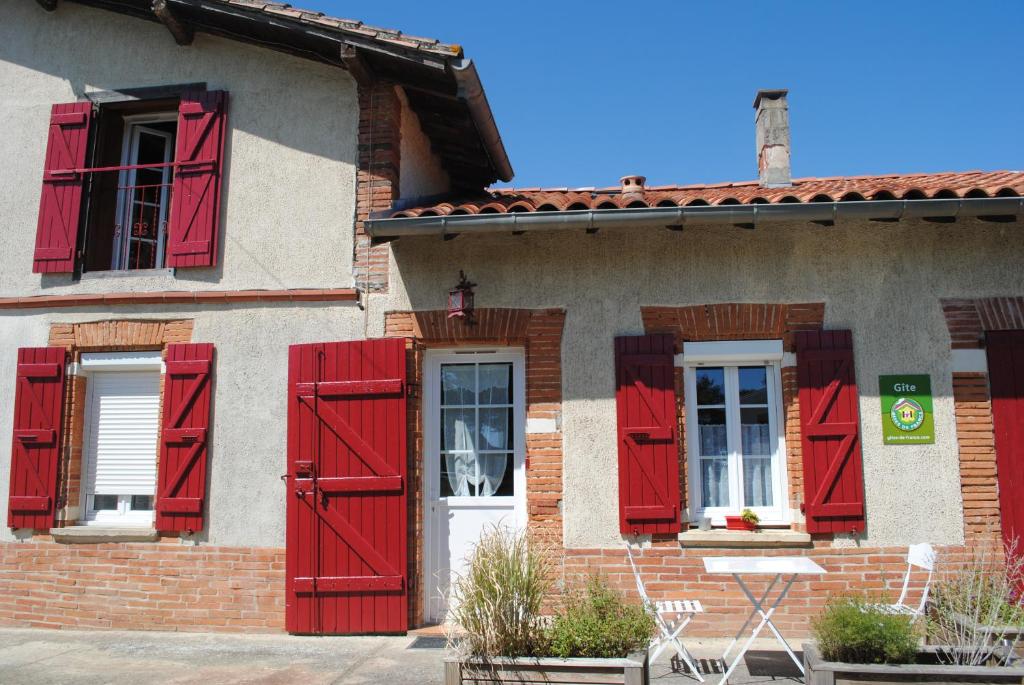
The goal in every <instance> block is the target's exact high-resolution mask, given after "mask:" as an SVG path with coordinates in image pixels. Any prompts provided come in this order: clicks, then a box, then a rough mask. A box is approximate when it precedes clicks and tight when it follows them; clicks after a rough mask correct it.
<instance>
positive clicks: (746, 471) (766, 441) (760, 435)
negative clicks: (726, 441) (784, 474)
mask: <svg viewBox="0 0 1024 685" xmlns="http://www.w3.org/2000/svg"><path fill="white" fill-rule="evenodd" d="M740 430H741V433H742V437H743V500H744V502H745V503H746V505H747V506H748V507H770V506H772V505H773V504H774V502H773V501H772V500H773V498H772V458H771V453H772V446H771V444H770V438H771V436H770V433H769V430H768V426H767V424H744V425H742V426H740Z"/></svg>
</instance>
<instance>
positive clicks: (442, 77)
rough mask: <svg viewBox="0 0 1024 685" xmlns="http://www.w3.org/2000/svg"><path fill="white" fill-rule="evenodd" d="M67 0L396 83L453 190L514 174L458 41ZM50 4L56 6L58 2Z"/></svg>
mask: <svg viewBox="0 0 1024 685" xmlns="http://www.w3.org/2000/svg"><path fill="white" fill-rule="evenodd" d="M40 1H42V0H40ZM71 1H73V2H78V3H80V4H83V5H89V6H91V7H97V8H100V9H105V10H110V11H114V12H119V13H121V14H127V15H130V16H134V17H137V18H139V19H144V20H147V21H160V22H162V23H164V24H168V22H169V21H170V22H171V23H170V25H169V26H168V28H171V30H172V33H173V34H174V36H175V40H179V42H180V41H181V40H184V41H186V42H187V41H188V40H189V37H188V36H189V35H190V34H191V33H192V32H203V33H208V34H211V35H216V36H221V37H224V38H229V39H231V40H237V41H241V42H245V43H250V44H253V45H259V46H261V47H265V48H268V49H271V50H276V51H279V52H285V53H288V54H292V55H296V56H298V57H302V58H304V59H311V60H315V61H318V62H324V63H327V64H330V65H334V66H337V67H340V68H343V69H346V70H348V71H349V72H350V73H351V74H352V76H353V78H355V79H356V80H357V81H359V82H361V83H365V82H367V81H368V80H378V79H379V80H381V81H384V82H388V83H395V84H397V85H399V86H402V87H403V89H404V90H405V92H406V95H407V97H408V100H409V105H410V107H411V108H412V110H413V111H414V112H415V113H416V115H417V116H418V117H419V120H420V124H421V126H422V128H423V131H424V133H425V134H426V135H427V137H428V138H429V139H430V142H431V145H432V147H433V150H434V151H435V153H436V154H437V155H438V157H439V158H440V159H441V162H442V164H443V166H444V167H445V170H446V171H447V172H448V175H449V177H450V178H451V180H452V184H453V186H454V187H455V188H463V189H470V190H479V189H481V188H484V187H486V186H488V185H490V184H491V183H493V182H495V181H498V180H501V181H509V180H511V179H512V173H513V172H512V167H511V165H510V163H509V160H508V155H507V153H506V152H505V147H504V145H503V143H502V140H501V136H500V134H499V133H498V129H497V126H496V125H495V122H494V117H493V114H492V113H491V109H490V105H489V104H488V102H487V98H486V96H485V95H484V90H483V86H482V85H481V83H480V79H479V76H478V75H477V72H476V69H475V67H474V66H473V63H472V61H470V60H468V59H465V58H464V57H463V55H462V49H461V48H460V47H458V46H447V45H443V44H439V43H433V44H423V43H422V41H420V42H419V43H418V42H417V40H414V39H408V40H406V39H405V38H404V36H402V35H401V34H394V36H393V37H389V38H388V39H385V40H381V39H378V38H375V37H374V36H373V33H374V32H373V31H368V30H360V29H359V27H355V26H348V25H346V24H345V23H344V22H342V21H340V20H331V19H330V18H326V17H323V16H322V15H319V14H318V13H315V12H305V11H302V10H295V9H292V8H289V7H288V6H285V5H271V4H266V5H265V4H264V3H256V2H252V3H247V2H244V1H243V0H234V1H231V0H162V1H161V2H160V3H154V2H153V1H152V0H71ZM52 4H53V6H54V7H56V4H57V0H52ZM157 6H158V7H159V8H160V12H159V14H160V16H158V14H157V13H156V12H155V11H154V9H155V7H157ZM48 9H49V8H48ZM58 11H59V9H58ZM168 17H171V19H170V20H168ZM332 24H333V25H332Z"/></svg>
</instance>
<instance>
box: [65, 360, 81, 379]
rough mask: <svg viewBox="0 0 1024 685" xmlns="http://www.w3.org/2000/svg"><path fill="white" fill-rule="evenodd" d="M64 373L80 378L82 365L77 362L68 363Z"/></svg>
mask: <svg viewBox="0 0 1024 685" xmlns="http://www.w3.org/2000/svg"><path fill="white" fill-rule="evenodd" d="M66 373H67V375H68V376H81V375H82V365H81V364H79V363H78V362H69V363H68V368H67V372H66Z"/></svg>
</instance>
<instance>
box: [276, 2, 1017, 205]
mask: <svg viewBox="0 0 1024 685" xmlns="http://www.w3.org/2000/svg"><path fill="white" fill-rule="evenodd" d="M292 1H293V2H294V3H295V4H296V5H300V6H303V5H304V6H308V7H311V8H315V9H319V10H321V11H324V12H327V13H329V14H332V15H335V16H342V17H346V18H351V19H359V20H361V21H365V22H366V23H370V24H376V25H379V26H386V27H389V28H396V29H400V30H402V31H404V32H406V33H410V34H413V35H419V36H430V37H433V38H438V39H440V40H443V41H446V42H452V43H459V44H461V45H463V46H464V47H465V50H466V55H467V56H468V57H470V58H472V59H473V60H474V62H475V63H476V65H477V68H478V70H479V72H480V75H481V79H482V80H483V83H484V87H485V88H486V90H487V95H488V98H489V100H490V103H491V108H492V109H493V110H494V114H495V118H496V119H497V121H498V126H499V128H500V130H501V132H502V137H503V139H504V141H505V146H506V149H507V150H508V152H509V157H510V158H511V160H512V166H513V168H514V169H515V171H516V176H515V179H514V181H513V184H512V185H515V186H517V187H525V186H536V185H541V186H589V185H598V186H603V185H614V184H617V182H618V178H619V177H620V176H622V175H624V174H627V173H639V174H644V175H646V176H647V177H648V183H649V184H667V183H701V182H717V181H731V180H746V179H752V178H755V177H756V175H757V168H756V162H755V151H754V124H753V109H752V107H751V105H752V103H753V98H754V93H755V92H756V91H757V89H758V88H788V89H789V91H790V96H789V103H790V125H791V127H792V139H793V174H794V176H798V177H799V176H833V175H851V174H874V173H890V172H932V171H963V170H970V169H986V170H989V169H1022V168H1024V86H1022V82H1021V67H1022V66H1024V38H1022V35H1021V30H1022V28H1024V2H1019V1H1017V0H1012V1H1011V0H1006V1H1004V2H998V3H997V2H970V3H967V2H956V3H955V2H944V1H933V2H866V1H862V2H856V3H838V2H769V1H764V2H756V3H755V2H739V1H733V2H701V3H696V2H684V1H682V0H679V1H671V2H670V1H669V0H661V1H647V2H643V1H641V0H632V2H631V1H630V0H620V1H619V2H608V1H606V0H589V1H586V2H582V1H572V2H568V1H566V2H555V1H551V0H549V1H547V2H541V1H536V0H516V2H511V3H487V2H479V0H477V1H473V2H470V1H468V0H445V1H444V2H432V1H428V0H418V1H413V0H405V1H397V0H396V1H391V2H388V1H386V0H377V1H376V2H374V3H346V2H341V1H340V0H292Z"/></svg>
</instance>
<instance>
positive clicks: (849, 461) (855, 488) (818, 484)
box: [796, 331, 864, 533]
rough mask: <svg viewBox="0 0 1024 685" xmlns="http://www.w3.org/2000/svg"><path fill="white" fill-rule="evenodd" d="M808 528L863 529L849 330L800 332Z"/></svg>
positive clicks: (798, 351)
mask: <svg viewBox="0 0 1024 685" xmlns="http://www.w3.org/2000/svg"><path fill="white" fill-rule="evenodd" d="M796 359H797V365H798V368H797V378H798V382H799V387H800V433H801V446H802V451H803V460H804V513H805V514H806V516H807V531H808V532H809V533H850V532H856V531H862V530H864V475H863V467H862V466H861V454H860V433H859V429H860V418H859V417H860V413H859V411H858V408H857V380H856V377H855V376H854V373H853V335H852V334H851V333H850V331H800V332H798V333H797V334H796Z"/></svg>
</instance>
